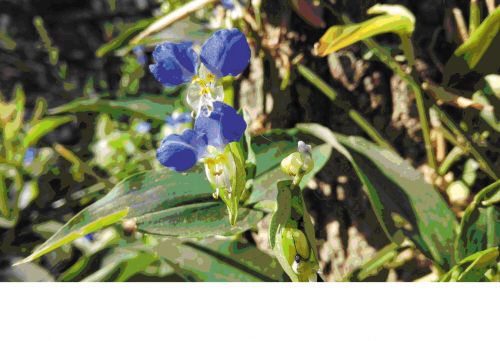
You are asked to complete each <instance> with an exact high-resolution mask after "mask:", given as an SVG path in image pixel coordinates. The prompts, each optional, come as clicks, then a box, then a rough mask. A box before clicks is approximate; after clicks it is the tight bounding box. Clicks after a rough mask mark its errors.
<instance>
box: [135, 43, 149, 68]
mask: <svg viewBox="0 0 500 341" xmlns="http://www.w3.org/2000/svg"><path fill="white" fill-rule="evenodd" d="M132 52H134V54H135V56H136V57H137V62H138V63H139V64H141V65H144V64H146V62H147V61H148V57H147V56H146V55H145V54H144V45H137V46H135V47H134V48H133V49H132Z"/></svg>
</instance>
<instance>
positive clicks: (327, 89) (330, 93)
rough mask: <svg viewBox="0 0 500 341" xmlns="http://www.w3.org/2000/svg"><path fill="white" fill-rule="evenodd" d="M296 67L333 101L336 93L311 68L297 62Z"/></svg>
mask: <svg viewBox="0 0 500 341" xmlns="http://www.w3.org/2000/svg"><path fill="white" fill-rule="evenodd" d="M297 69H298V70H299V72H300V74H301V75H302V76H304V77H305V78H306V79H307V80H308V81H309V82H311V83H312V84H313V85H315V86H316V87H317V88H318V89H319V90H321V91H322V92H323V93H324V94H325V95H326V96H327V97H328V98H329V99H330V100H332V101H335V100H336V99H337V93H336V92H335V90H333V89H332V88H331V87H330V86H329V85H328V84H326V83H325V81H323V80H322V79H321V78H319V77H318V76H317V75H316V74H315V73H314V72H313V71H312V70H311V69H309V68H307V67H305V66H304V65H302V64H297Z"/></svg>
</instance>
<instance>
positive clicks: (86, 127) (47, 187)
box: [0, 0, 497, 281]
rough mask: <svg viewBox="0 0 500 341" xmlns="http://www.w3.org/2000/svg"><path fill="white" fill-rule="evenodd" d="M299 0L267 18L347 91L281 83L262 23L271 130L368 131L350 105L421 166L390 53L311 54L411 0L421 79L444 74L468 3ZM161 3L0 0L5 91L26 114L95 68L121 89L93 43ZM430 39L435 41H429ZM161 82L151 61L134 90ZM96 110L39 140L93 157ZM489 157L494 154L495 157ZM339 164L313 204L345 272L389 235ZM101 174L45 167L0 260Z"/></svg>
mask: <svg viewBox="0 0 500 341" xmlns="http://www.w3.org/2000/svg"><path fill="white" fill-rule="evenodd" d="M292 3H293V2H292V1H274V0H267V1H263V3H262V13H263V14H264V15H263V20H264V22H267V23H268V24H269V27H270V28H281V34H280V38H279V39H280V42H285V43H286V45H287V46H288V48H289V52H287V53H288V54H289V56H290V60H291V59H292V58H294V57H296V56H297V55H298V54H299V53H303V59H302V60H303V64H304V65H306V66H307V67H309V68H311V69H312V70H313V71H314V72H315V73H316V74H318V75H320V76H321V77H322V78H323V79H324V80H325V81H326V82H327V83H328V84H329V85H330V86H331V87H333V88H334V89H335V90H336V91H337V92H338V94H339V99H340V101H339V102H338V103H333V105H332V102H331V101H330V100H329V99H328V98H327V97H326V96H325V95H324V94H322V93H321V92H320V91H318V90H317V89H316V88H315V87H314V86H313V85H311V84H310V83H309V82H308V81H307V80H305V79H304V78H303V77H302V76H301V75H300V74H298V73H297V72H296V70H295V69H293V68H292V74H291V80H290V86H288V87H286V88H285V89H284V90H282V89H281V88H280V84H281V82H282V79H281V78H280V77H279V66H277V65H276V61H277V60H278V59H279V58H278V57H279V54H280V53H282V52H280V51H283V50H280V49H279V48H275V47H269V45H266V43H265V41H264V40H265V37H266V35H264V37H259V36H257V35H256V34H255V32H254V33H251V34H250V35H252V34H253V36H254V38H255V41H257V46H256V47H257V48H261V49H262V50H264V53H265V58H264V65H263V70H262V72H263V73H264V84H263V93H264V94H270V95H271V97H272V99H273V102H274V105H273V106H272V108H271V107H269V106H268V107H266V104H265V103H264V107H265V108H266V109H269V110H265V111H267V113H266V112H265V111H264V112H262V111H260V112H259V111H257V112H256V115H257V116H254V118H255V119H256V120H258V121H259V122H261V125H262V127H267V128H269V127H271V128H291V127H294V125H295V124H296V123H301V122H317V123H320V124H323V125H325V126H327V127H328V128H330V129H331V130H333V131H335V132H340V133H342V134H345V135H358V136H363V137H365V138H367V139H369V137H368V136H367V135H366V134H365V133H364V132H363V131H362V130H361V129H360V128H359V127H358V126H357V124H356V123H355V122H354V121H352V120H351V119H350V118H349V115H348V110H349V109H350V108H352V109H355V110H357V111H358V112H360V113H361V114H362V115H363V116H364V117H365V118H366V119H367V120H369V121H370V123H371V124H372V125H373V126H374V127H375V128H377V130H378V131H379V132H380V133H381V134H382V136H383V137H384V138H385V139H386V140H387V141H389V142H390V143H391V145H392V146H393V147H394V148H395V149H396V150H397V151H398V152H399V153H400V155H401V156H402V157H403V158H405V159H408V160H410V162H411V163H412V165H413V166H414V167H417V168H418V167H420V166H421V165H422V164H424V163H425V161H426V155H425V149H424V144H423V139H422V135H421V132H420V130H419V129H418V125H415V124H416V122H413V125H408V126H404V125H401V124H398V123H397V122H394V121H393V120H392V116H393V111H394V101H393V96H394V94H393V92H392V91H391V79H392V78H393V73H392V71H391V70H390V69H389V68H388V67H387V66H385V65H384V64H383V63H381V62H377V61H374V60H371V61H363V62H362V67H359V68H361V69H362V70H363V71H362V72H360V73H359V74H356V67H354V66H352V65H351V62H350V60H349V58H347V57H341V58H340V61H341V63H342V66H343V70H344V72H345V78H344V79H339V78H335V77H334V76H333V75H332V73H331V72H330V68H329V65H328V62H327V58H317V57H313V56H312V55H311V50H312V49H313V45H314V43H316V42H317V41H318V40H319V38H320V37H321V36H322V35H323V34H324V32H325V30H326V29H327V28H328V27H330V26H332V25H336V24H341V22H340V21H339V15H346V16H347V17H348V18H350V20H352V21H353V22H360V21H363V20H366V19H368V18H369V17H370V16H368V15H367V14H366V10H367V9H368V8H370V7H371V6H373V5H375V4H377V3H381V4H400V5H403V6H405V7H407V8H408V9H409V10H410V11H411V12H412V13H413V14H414V15H415V17H416V31H415V33H414V35H413V42H414V46H415V54H416V59H417V60H418V62H419V67H418V71H419V72H420V73H421V75H422V77H425V78H428V79H430V80H432V81H433V82H434V83H436V84H440V83H441V81H442V74H441V71H440V69H441V68H442V66H443V65H445V64H446V61H447V60H448V59H449V58H450V56H451V55H452V54H453V51H454V50H455V49H456V48H457V47H458V46H459V45H460V43H461V41H460V39H459V37H458V33H457V29H456V24H455V21H454V17H453V14H452V11H451V9H452V8H454V7H457V8H459V9H461V10H462V13H463V15H464V17H465V18H466V21H468V18H469V6H470V1H468V0H460V1H459V0H421V1H409V0H406V1H371V0H343V1H342V0H337V1H334V0H332V1H321V5H322V6H318V4H316V2H315V1H299V3H307V4H309V8H310V9H311V11H312V12H311V13H312V14H310V15H309V16H305V15H304V14H303V15H299V14H298V13H297V11H296V10H295V9H294V8H293V5H292ZM318 3H320V2H319V1H318ZM480 4H481V5H482V6H484V8H483V13H486V7H485V5H484V3H483V2H482V1H480ZM159 6H160V4H158V3H157V2H156V1H154V0H141V1H139V0H117V1H116V10H115V11H111V10H110V9H109V5H108V1H107V0H38V1H37V0H0V27H2V28H5V30H6V31H7V33H8V35H9V36H10V37H12V39H14V40H15V42H16V43H17V44H18V45H17V46H16V48H15V49H14V50H12V51H9V50H6V49H3V48H2V47H1V46H0V74H1V82H0V91H1V93H2V94H3V97H4V100H5V99H7V100H10V99H11V94H12V91H13V89H14V87H15V85H16V84H21V85H22V87H23V89H24V91H25V93H26V113H27V114H28V115H31V113H32V112H33V109H34V106H35V102H36V99H37V98H38V97H44V98H45V99H46V100H47V103H48V106H49V108H52V107H56V106H58V105H62V104H65V103H67V102H69V101H71V100H74V99H76V98H78V97H81V94H82V92H83V89H84V87H85V85H86V84H87V82H88V80H89V78H91V77H92V78H93V80H94V84H95V92H96V93H104V92H109V93H111V94H114V93H116V91H117V90H118V89H119V81H120V74H121V70H120V68H121V66H122V63H123V61H122V59H121V58H120V57H116V56H114V55H113V54H112V53H111V54H108V55H106V56H105V57H104V58H97V57H96V55H95V51H96V50H97V49H98V48H99V47H100V46H102V45H103V44H105V43H107V42H109V40H110V39H111V38H113V37H114V35H116V33H117V32H113V34H111V35H107V34H106V32H105V30H104V27H105V25H106V24H109V23H118V22H129V23H131V22H135V21H137V20H140V19H145V18H150V17H152V16H153V13H154V11H155V10H156V9H158V8H159ZM35 16H40V17H41V18H43V21H44V27H45V29H46V30H47V32H48V34H49V36H50V38H51V40H52V44H53V46H56V47H57V48H58V49H59V52H60V54H59V61H58V63H59V64H58V65H60V64H61V63H65V64H66V65H67V70H68V74H69V80H68V82H71V83H73V84H75V87H74V88H72V89H70V88H68V87H66V88H65V86H64V84H62V83H61V81H60V78H59V77H58V76H57V74H58V72H59V67H58V66H54V65H52V64H51V63H50V62H49V57H48V55H47V51H46V50H45V49H44V48H43V42H42V39H41V38H40V35H39V34H38V31H37V30H36V28H35V26H34V18H35ZM483 18H484V15H483ZM290 33H292V34H290ZM288 37H292V38H288ZM375 39H376V41H377V42H378V43H379V44H381V45H383V46H388V47H391V48H393V49H394V50H395V51H397V50H398V46H399V44H400V42H399V38H398V37H397V36H396V35H392V34H386V35H380V36H377V37H376V38H375ZM433 39H434V46H433V50H430V49H429V47H430V45H431V42H432V41H433ZM344 51H346V53H349V54H350V55H351V56H352V57H353V58H354V60H358V61H361V57H362V55H363V53H364V46H363V45H362V44H360V43H358V44H354V45H352V46H350V47H348V48H346V49H344ZM146 54H147V56H148V58H149V63H152V62H153V60H152V57H151V50H146ZM249 76H250V71H246V72H245V73H244V74H243V77H242V78H243V79H245V78H248V77H249ZM102 81H104V82H105V84H107V87H105V88H104V87H102V86H101V85H100V84H104V82H102ZM241 82H242V79H240V80H238V81H237V82H236V83H235V89H236V90H237V91H241V90H242V89H241V87H242V86H241V84H242V83H241ZM348 84H354V85H353V86H348ZM162 88H163V87H162V86H161V84H160V83H159V82H157V81H156V80H155V78H154V77H153V76H152V74H150V73H149V70H146V76H145V77H144V78H143V79H142V80H141V83H140V88H139V91H138V93H137V95H138V96H139V95H141V94H161V93H162V91H163V89H162ZM457 88H459V89H461V90H462V91H463V92H464V93H468V92H470V91H472V90H473V89H471V88H470V86H469V84H468V83H465V84H458V85H457ZM242 102H243V100H242V99H241V98H236V103H235V105H236V107H238V105H240V104H242ZM408 107H409V108H410V117H412V118H414V119H415V120H414V121H416V120H417V119H418V115H417V113H416V110H415V108H414V105H413V104H412V103H410V102H409V101H408ZM447 109H449V110H451V112H452V114H453V116H452V117H454V118H455V119H456V120H457V121H458V120H460V119H461V116H462V115H463V113H461V112H460V111H459V110H456V109H453V108H447ZM95 117H96V115H95V114H92V113H89V114H87V115H78V122H70V123H68V124H65V125H63V126H61V127H60V128H58V129H57V130H56V131H54V132H52V133H50V134H49V135H47V136H46V137H44V138H43V139H42V140H41V141H40V142H39V144H38V145H37V147H45V146H52V145H53V143H55V142H57V143H60V144H62V145H64V146H65V147H66V148H68V149H69V150H72V151H73V152H75V154H77V155H78V156H79V157H80V158H81V159H82V160H84V161H85V160H88V159H90V158H91V156H92V155H91V152H90V151H89V149H88V144H89V143H90V141H91V139H92V136H93V129H94V126H93V123H94V119H95ZM124 120H126V118H125V119H124ZM58 162H59V164H58V165H57V166H58V167H59V168H60V169H61V171H62V172H64V171H66V172H69V167H70V164H69V163H68V164H65V163H64V162H63V161H58ZM492 162H497V160H496V159H494V158H492ZM330 163H331V165H330V166H329V167H326V169H327V170H325V171H322V172H321V173H319V174H318V175H317V176H316V178H317V181H316V182H315V183H311V184H310V185H309V186H308V187H309V188H308V189H306V190H305V193H304V195H305V198H306V201H307V203H308V206H309V211H310V213H311V214H312V215H313V217H314V219H315V221H316V229H317V238H318V239H319V240H321V241H322V247H321V249H320V258H321V261H322V265H323V267H324V270H325V271H324V272H325V274H326V275H327V278H328V279H329V280H336V279H338V278H339V277H338V276H339V274H340V275H342V274H346V273H347V272H348V271H349V270H350V269H352V268H354V267H355V266H356V265H359V264H360V262H362V261H364V260H366V259H369V258H370V257H371V256H372V255H373V254H374V252H375V250H378V249H380V248H382V247H384V246H385V245H387V244H388V243H389V240H388V239H387V237H386V236H385V234H384V232H383V230H382V229H381V227H380V226H379V224H378V222H377V219H376V216H375V214H374V212H373V210H372V209H371V207H370V203H369V201H368V199H367V197H366V195H365V194H364V192H363V191H362V188H361V183H360V181H359V180H358V179H357V178H356V176H355V173H354V170H353V168H352V166H351V165H350V164H349V163H348V161H347V160H346V159H344V158H343V157H342V156H341V155H339V154H334V155H333V156H332V158H331V160H330ZM460 167H463V164H462V165H460V164H457V165H456V166H454V168H452V170H453V171H454V172H456V175H459V174H460V172H461V169H460ZM96 171H98V170H96ZM103 176H106V174H103ZM92 184H94V182H93V180H92V179H90V178H89V179H85V181H83V182H81V183H78V182H75V181H73V179H72V178H71V177H70V176H66V177H65V176H56V175H54V174H52V173H49V174H46V175H44V176H42V177H41V178H40V179H39V187H40V196H39V198H38V199H37V200H35V201H34V202H33V203H32V204H31V205H30V206H29V207H28V208H27V209H25V210H23V211H22V215H21V218H20V221H19V223H18V225H17V227H16V229H9V230H6V229H0V240H1V245H2V247H1V248H0V268H2V267H3V268H4V269H5V268H7V267H8V265H10V263H11V261H12V259H14V258H15V257H25V256H27V255H28V254H29V253H30V250H31V249H32V247H34V246H35V245H37V244H38V243H40V237H37V236H36V235H34V234H33V233H30V232H29V231H30V226H32V225H33V224H37V223H41V222H44V221H47V220H56V221H60V222H64V219H63V217H64V216H66V215H71V216H72V215H74V214H76V213H78V212H79V211H80V210H81V209H83V208H84V207H85V206H81V205H79V204H77V203H75V204H71V203H70V204H68V205H65V206H64V207H62V208H58V209H55V208H54V207H53V205H52V203H54V202H55V201H57V200H59V199H62V198H65V197H66V196H67V195H68V194H69V193H73V192H75V191H77V190H79V189H82V188H85V187H88V186H90V185H92ZM487 184H489V180H487V179H486V177H484V176H482V175H479V178H478V180H477V182H476V184H475V187H474V188H476V187H477V188H482V187H484V186H485V185H487ZM90 203H92V202H90ZM90 203H88V204H90ZM88 204H87V205H88ZM247 237H248V238H249V239H250V240H253V241H255V242H256V243H258V244H259V245H260V246H261V247H262V248H266V245H265V238H264V237H263V235H261V234H258V235H257V234H248V235H247ZM79 256H80V255H79V254H78V253H75V254H73V255H72V258H71V259H68V260H67V261H65V262H63V263H62V264H58V265H57V267H51V265H50V260H47V261H46V266H47V267H48V268H49V270H50V272H51V273H52V274H53V275H57V274H58V273H60V272H62V271H64V270H65V269H66V268H67V267H68V266H70V265H71V264H73V263H74V262H75V260H76V259H78V257H79ZM407 257H408V260H407V262H406V263H405V264H404V266H402V267H401V268H397V269H395V270H394V271H391V272H390V273H389V272H386V273H381V274H379V276H377V277H373V278H372V280H373V279H374V280H379V281H380V280H381V281H385V280H387V279H389V280H402V281H413V280H415V279H418V278H421V277H423V276H425V275H427V274H430V273H431V272H432V271H431V269H430V267H429V263H428V262H426V260H425V259H424V258H422V256H421V255H417V254H411V255H407ZM0 280H1V278H0Z"/></svg>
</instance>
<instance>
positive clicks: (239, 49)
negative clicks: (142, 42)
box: [149, 28, 250, 113]
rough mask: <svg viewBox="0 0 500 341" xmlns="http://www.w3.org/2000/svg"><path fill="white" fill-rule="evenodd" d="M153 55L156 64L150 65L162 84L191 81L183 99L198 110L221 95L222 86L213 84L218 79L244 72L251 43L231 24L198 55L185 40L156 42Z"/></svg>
mask: <svg viewBox="0 0 500 341" xmlns="http://www.w3.org/2000/svg"><path fill="white" fill-rule="evenodd" d="M153 57H154V59H155V61H156V64H152V65H150V66H149V69H150V70H151V72H152V73H153V75H154V76H155V78H156V79H157V80H158V81H160V82H161V83H162V84H163V85H165V86H171V87H172V86H177V85H180V84H182V83H189V82H191V83H192V84H191V85H190V87H189V88H188V90H187V94H186V101H187V103H188V105H189V106H191V107H192V108H193V109H194V110H196V112H197V113H199V112H200V111H201V109H202V108H203V107H204V106H209V107H211V106H212V103H213V102H216V101H222V100H223V99H224V90H223V88H222V86H216V85H215V84H216V82H217V79H218V78H220V77H225V76H237V75H239V74H240V73H241V72H243V70H245V68H246V67H247V66H248V63H249V62H250V46H249V45H248V42H247V39H246V37H245V35H244V34H243V33H241V32H240V31H239V30H238V29H236V28H233V29H230V30H219V31H217V32H215V33H214V34H213V35H212V36H211V37H210V38H209V39H208V40H207V41H206V42H205V43H204V44H203V46H202V47H201V51H200V56H199V58H198V54H197V53H196V52H195V51H194V50H193V48H192V44H191V43H188V42H183V43H164V44H162V45H159V46H157V47H156V49H155V51H154V52H153ZM199 59H201V61H202V63H203V64H202V65H201V67H199V65H200V62H199Z"/></svg>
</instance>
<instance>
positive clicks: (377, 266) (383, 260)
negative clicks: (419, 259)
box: [343, 243, 399, 282]
mask: <svg viewBox="0 0 500 341" xmlns="http://www.w3.org/2000/svg"><path fill="white" fill-rule="evenodd" d="M398 248H399V245H398V244H396V243H391V244H389V245H387V246H386V247H384V248H383V249H381V250H379V251H378V252H377V255H376V256H375V257H373V258H372V259H370V260H368V261H367V262H365V263H364V264H363V265H361V267H360V268H356V269H353V271H351V272H350V273H349V274H347V275H346V276H344V279H343V281H345V282H351V281H354V280H353V277H355V280H357V281H364V280H366V279H367V278H368V277H371V276H375V275H377V274H378V273H379V272H380V271H382V270H383V269H385V268H386V267H387V265H388V264H389V263H390V262H392V261H393V260H394V259H395V258H396V257H397V255H398Z"/></svg>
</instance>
